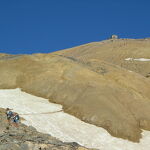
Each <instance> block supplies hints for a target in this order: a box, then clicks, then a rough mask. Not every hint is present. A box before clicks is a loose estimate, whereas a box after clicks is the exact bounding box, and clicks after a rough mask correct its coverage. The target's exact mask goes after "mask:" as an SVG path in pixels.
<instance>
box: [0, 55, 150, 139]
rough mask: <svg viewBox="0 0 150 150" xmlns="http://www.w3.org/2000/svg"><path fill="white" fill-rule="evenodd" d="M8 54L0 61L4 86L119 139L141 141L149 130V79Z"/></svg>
mask: <svg viewBox="0 0 150 150" xmlns="http://www.w3.org/2000/svg"><path fill="white" fill-rule="evenodd" d="M10 56H11V55H9V56H3V59H1V58H0V88H17V87H20V88H22V90H24V91H26V92H28V93H31V94H34V95H37V96H41V97H44V98H48V99H49V100H50V101H51V102H55V103H59V104H62V105H63V107H64V110H65V111H66V112H68V113H70V114H73V115H75V116H76V117H78V118H80V119H82V120H84V121H86V122H89V123H92V124H95V125H97V126H100V127H103V128H105V129H106V130H108V131H109V133H110V134H112V135H113V136H116V137H122V138H125V139H129V140H132V141H136V142H137V141H139V139H140V138H141V129H146V130H150V121H149V120H150V116H149V113H150V93H149V89H150V80H149V79H147V78H145V77H143V76H141V75H139V74H137V73H134V72H129V71H127V70H126V69H123V68H121V67H119V66H116V65H112V64H110V63H106V62H103V61H100V60H99V63H97V62H96V63H95V64H94V65H93V66H94V67H93V66H89V65H88V64H85V63H82V62H80V61H77V60H76V59H75V60H74V59H70V58H66V57H64V56H59V54H57V53H54V54H53V53H52V54H34V55H21V56H20V55H19V56H17V55H16V56H15V55H13V56H12V57H10ZM99 64H101V65H103V67H105V69H101V71H99V70H96V69H97V68H96V67H99ZM95 66H96V67H95Z"/></svg>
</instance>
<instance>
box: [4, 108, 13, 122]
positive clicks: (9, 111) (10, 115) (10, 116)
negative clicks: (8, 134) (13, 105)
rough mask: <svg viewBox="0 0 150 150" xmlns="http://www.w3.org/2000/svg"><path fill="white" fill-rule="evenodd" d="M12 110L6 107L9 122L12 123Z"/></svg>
mask: <svg viewBox="0 0 150 150" xmlns="http://www.w3.org/2000/svg"><path fill="white" fill-rule="evenodd" d="M11 110H12V109H9V108H7V109H6V116H7V120H8V123H9V124H11V118H12V117H13V112H12V111H11Z"/></svg>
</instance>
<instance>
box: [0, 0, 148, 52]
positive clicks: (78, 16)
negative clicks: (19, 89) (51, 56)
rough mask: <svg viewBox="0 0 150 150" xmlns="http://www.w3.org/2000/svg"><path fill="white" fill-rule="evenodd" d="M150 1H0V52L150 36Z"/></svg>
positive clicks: (47, 49)
mask: <svg viewBox="0 0 150 150" xmlns="http://www.w3.org/2000/svg"><path fill="white" fill-rule="evenodd" d="M149 8H150V0H0V53H12V54H19V53H21V54H22V53H26V54H27V53H39V52H40V53H48V52H52V51H56V50H61V49H65V48H70V47H74V46H77V45H81V44H85V43H89V42H93V41H101V40H104V39H107V38H108V37H109V36H110V35H111V34H117V35H119V37H121V38H145V37H150V9H149Z"/></svg>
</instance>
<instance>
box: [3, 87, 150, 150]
mask: <svg viewBox="0 0 150 150" xmlns="http://www.w3.org/2000/svg"><path fill="white" fill-rule="evenodd" d="M0 107H2V108H7V107H9V108H13V110H14V111H16V112H18V113H19V114H20V115H21V117H23V118H24V119H25V121H22V122H23V123H25V124H26V125H32V126H33V127H35V128H36V129H37V130H38V131H40V132H43V133H48V134H51V135H52V136H54V137H56V138H58V139H60V140H61V141H64V142H77V143H79V144H80V145H83V146H85V147H88V148H97V149H100V150H150V131H143V133H142V137H143V138H142V139H141V141H140V143H133V142H130V141H128V140H123V139H120V138H115V137H112V136H111V135H110V134H109V133H108V132H107V131H106V130H105V129H103V128H100V127H97V126H94V125H91V124H88V123H85V122H83V121H81V120H79V119H77V118H76V117H74V116H71V115H69V114H67V113H64V112H63V111H62V112H59V111H61V110H62V106H61V105H57V104H53V103H50V102H48V100H47V99H44V98H40V97H36V96H33V95H30V94H27V93H25V92H22V91H21V90H20V89H11V90H0Z"/></svg>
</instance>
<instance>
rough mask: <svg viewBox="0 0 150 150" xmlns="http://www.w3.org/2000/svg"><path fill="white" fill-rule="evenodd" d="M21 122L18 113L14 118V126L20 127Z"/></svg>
mask: <svg viewBox="0 0 150 150" xmlns="http://www.w3.org/2000/svg"><path fill="white" fill-rule="evenodd" d="M19 120H20V117H19V114H17V113H14V115H13V117H12V121H13V124H14V126H15V127H19V125H18V124H19Z"/></svg>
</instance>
